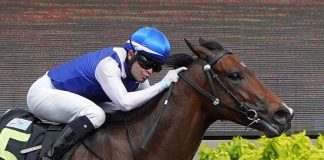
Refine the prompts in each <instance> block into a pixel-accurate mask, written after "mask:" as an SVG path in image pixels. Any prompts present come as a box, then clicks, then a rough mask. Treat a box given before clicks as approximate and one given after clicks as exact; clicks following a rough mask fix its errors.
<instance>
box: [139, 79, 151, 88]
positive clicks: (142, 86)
mask: <svg viewBox="0 0 324 160" xmlns="http://www.w3.org/2000/svg"><path fill="white" fill-rule="evenodd" d="M150 86H151V85H150V82H149V80H148V79H147V80H145V81H144V82H143V83H140V84H139V85H138V88H137V90H142V89H145V88H148V87H150Z"/></svg>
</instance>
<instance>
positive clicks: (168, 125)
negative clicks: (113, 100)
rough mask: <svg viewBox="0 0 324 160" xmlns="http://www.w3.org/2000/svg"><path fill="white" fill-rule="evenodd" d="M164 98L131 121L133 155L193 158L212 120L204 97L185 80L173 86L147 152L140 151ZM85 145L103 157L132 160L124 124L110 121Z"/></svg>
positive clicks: (129, 126)
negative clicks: (203, 107)
mask: <svg viewBox="0 0 324 160" xmlns="http://www.w3.org/2000/svg"><path fill="white" fill-rule="evenodd" d="M164 99H165V94H164V96H163V97H162V98H161V100H160V101H159V102H156V101H155V102H153V103H151V106H150V107H151V109H149V110H148V111H147V112H146V115H143V116H140V117H137V118H135V119H133V121H130V122H128V125H127V128H128V131H129V135H130V136H129V138H130V142H131V145H132V147H133V150H134V154H135V155H136V157H138V159H171V160H172V159H177V160H182V159H183V160H186V159H191V158H192V157H193V156H194V154H195V153H196V151H197V148H198V147H199V144H200V142H201V140H202V138H203V135H204V132H205V131H206V129H207V128H208V126H209V125H210V124H211V123H212V121H210V119H209V120H208V118H209V117H208V113H205V111H204V110H202V106H203V102H202V101H203V100H202V97H201V96H197V93H196V92H193V90H192V88H190V87H188V86H187V85H186V84H185V82H184V81H181V82H178V83H177V84H176V85H175V86H174V90H173V91H172V94H171V97H170V99H169V104H168V106H167V107H166V109H165V111H164V112H163V115H162V118H161V120H160V121H159V123H158V125H157V127H156V130H155V132H154V133H153V135H152V139H151V140H150V141H149V142H148V145H147V150H146V151H145V150H144V151H143V150H142V149H141V148H140V146H141V145H142V143H143V141H144V139H145V137H147V136H148V134H147V133H148V131H149V129H150V127H152V124H153V123H154V122H155V121H156V120H157V117H158V116H157V115H158V114H159V113H160V112H161V110H162V108H163V103H164ZM156 103H157V104H156ZM86 144H88V145H89V146H90V147H91V148H92V149H93V151H94V152H96V153H97V154H98V155H100V156H102V157H112V158H111V159H114V158H118V157H119V158H120V156H123V157H122V158H120V159H133V157H132V153H131V152H130V148H129V141H128V140H127V136H126V134H125V125H124V123H117V124H113V123H109V122H108V123H107V125H105V126H103V127H102V128H101V129H100V130H99V131H97V132H96V133H95V134H94V135H92V136H90V137H89V138H88V139H87V141H86ZM103 148H104V149H103ZM125 153H128V155H127V154H125ZM125 157H126V158H125ZM157 157H158V158H157ZM106 159H109V158H106Z"/></svg>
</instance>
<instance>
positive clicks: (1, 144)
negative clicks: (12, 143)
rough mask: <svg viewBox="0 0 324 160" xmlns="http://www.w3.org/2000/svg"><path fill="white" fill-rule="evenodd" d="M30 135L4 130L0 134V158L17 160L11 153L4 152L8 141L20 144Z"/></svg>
mask: <svg viewBox="0 0 324 160" xmlns="http://www.w3.org/2000/svg"><path fill="white" fill-rule="evenodd" d="M29 137H30V134H26V133H22V132H19V131H16V130H13V129H9V128H4V129H3V130H2V131H1V133H0V139H1V141H0V158H2V159H4V160H17V157H16V156H15V155H13V154H12V153H10V152H8V151H6V150H5V149H6V147H7V144H8V142H9V139H10V138H11V139H15V140H17V141H21V142H27V141H28V139H29Z"/></svg>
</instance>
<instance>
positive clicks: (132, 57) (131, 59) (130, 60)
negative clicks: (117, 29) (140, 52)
mask: <svg viewBox="0 0 324 160" xmlns="http://www.w3.org/2000/svg"><path fill="white" fill-rule="evenodd" d="M130 52H131V53H130ZM135 61H136V55H135V53H134V52H133V51H131V50H129V51H127V56H126V60H125V65H126V66H125V71H126V75H127V77H129V78H130V79H131V80H132V81H136V79H135V78H134V76H133V74H132V72H131V70H132V67H133V64H134V63H135Z"/></svg>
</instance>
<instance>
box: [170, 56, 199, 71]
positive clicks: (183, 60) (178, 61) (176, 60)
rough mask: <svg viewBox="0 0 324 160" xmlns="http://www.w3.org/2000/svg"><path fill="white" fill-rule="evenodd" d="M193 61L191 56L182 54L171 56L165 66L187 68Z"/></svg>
mask: <svg viewBox="0 0 324 160" xmlns="http://www.w3.org/2000/svg"><path fill="white" fill-rule="evenodd" d="M193 61H194V59H193V58H192V56H190V55H188V54H184V53H178V54H173V55H171V56H170V57H169V58H168V61H167V63H166V66H168V67H173V68H179V67H188V66H189V65H190V64H191V63H192V62H193Z"/></svg>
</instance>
